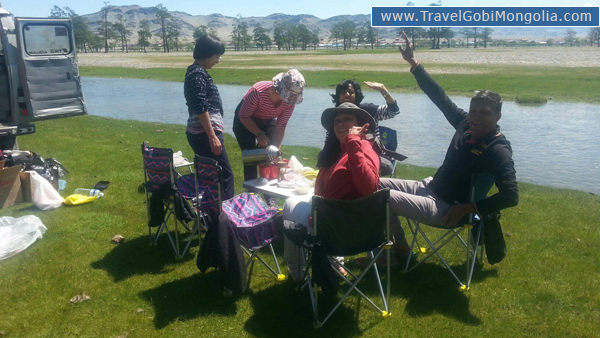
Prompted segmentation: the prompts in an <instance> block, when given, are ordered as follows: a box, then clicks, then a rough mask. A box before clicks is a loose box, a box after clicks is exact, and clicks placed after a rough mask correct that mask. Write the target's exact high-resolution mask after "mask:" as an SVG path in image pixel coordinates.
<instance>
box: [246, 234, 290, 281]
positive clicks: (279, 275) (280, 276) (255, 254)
mask: <svg viewBox="0 0 600 338" xmlns="http://www.w3.org/2000/svg"><path fill="white" fill-rule="evenodd" d="M240 246H241V247H242V250H244V252H245V253H246V254H247V255H248V256H250V258H249V260H250V259H251V260H252V261H254V260H258V261H259V262H260V263H261V264H262V265H264V266H265V267H266V268H267V269H269V271H271V273H272V274H273V275H275V277H277V280H278V281H284V280H286V278H287V277H286V276H285V275H284V274H282V273H281V268H280V267H279V261H278V260H277V256H276V255H275V250H274V249H273V245H272V244H270V243H269V244H268V247H269V248H270V251H271V255H272V256H273V260H274V262H275V268H276V269H277V271H275V269H273V268H272V267H271V266H270V265H269V263H267V262H266V261H265V260H264V259H262V257H260V256H259V255H258V251H259V250H260V249H262V248H264V247H265V246H263V247H260V248H258V249H256V250H250V249H248V248H247V247H246V246H245V245H244V244H240ZM249 262H250V261H249ZM249 262H248V263H246V266H247V267H248V266H249Z"/></svg>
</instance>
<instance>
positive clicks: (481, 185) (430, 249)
mask: <svg viewBox="0 0 600 338" xmlns="http://www.w3.org/2000/svg"><path fill="white" fill-rule="evenodd" d="M493 185H494V176H493V175H490V174H474V175H473V176H472V177H471V191H470V201H471V203H475V202H477V201H480V200H482V199H484V198H485V197H486V196H487V194H488V192H489V191H490V189H491V188H492V186H493ZM406 221H407V223H408V226H409V228H410V231H411V232H412V235H413V239H412V242H411V245H410V248H411V252H415V251H416V252H419V253H422V254H426V256H425V257H423V258H421V259H419V260H418V261H417V262H416V264H413V265H412V266H410V263H411V257H410V255H409V257H408V259H407V260H406V265H405V267H404V271H405V272H409V271H412V270H413V269H414V268H416V267H417V266H419V265H420V264H421V263H423V262H425V261H427V260H428V259H429V258H430V257H432V256H433V255H436V256H437V257H438V258H439V259H440V260H441V262H442V263H443V264H444V266H445V267H446V268H447V269H448V271H449V272H450V274H452V276H453V277H454V279H456V281H457V282H458V283H459V284H460V289H461V290H463V291H466V290H468V289H469V288H470V287H471V279H472V277H473V270H474V269H475V263H477V262H480V263H483V252H484V250H483V222H482V220H481V219H480V217H479V215H477V214H471V215H468V219H467V220H466V221H463V222H461V223H459V224H458V225H457V226H456V227H454V228H452V229H448V228H447V227H439V226H431V227H433V228H437V229H442V230H445V231H444V233H443V234H442V235H441V236H440V237H439V238H438V239H436V240H431V239H429V237H428V236H427V235H426V234H425V232H424V231H423V229H422V227H421V224H419V222H416V221H414V220H411V219H408V218H407V219H406ZM464 231H466V232H467V236H466V240H465V238H464V237H463V236H464V234H463V232H464ZM419 236H420V237H422V238H423V240H424V241H425V243H426V244H427V247H425V246H421V245H420V244H419V240H418V238H419ZM454 238H456V239H457V240H458V241H459V243H460V245H461V246H462V247H464V248H465V249H466V258H467V260H466V266H467V272H466V277H465V279H464V281H461V279H460V278H459V277H458V275H457V274H456V272H455V271H454V270H453V269H452V267H450V264H448V262H447V261H446V259H444V257H442V255H441V253H440V250H441V249H442V248H443V247H444V246H445V245H446V244H448V243H450V242H451V241H452V240H453V239H454ZM478 255H479V256H478Z"/></svg>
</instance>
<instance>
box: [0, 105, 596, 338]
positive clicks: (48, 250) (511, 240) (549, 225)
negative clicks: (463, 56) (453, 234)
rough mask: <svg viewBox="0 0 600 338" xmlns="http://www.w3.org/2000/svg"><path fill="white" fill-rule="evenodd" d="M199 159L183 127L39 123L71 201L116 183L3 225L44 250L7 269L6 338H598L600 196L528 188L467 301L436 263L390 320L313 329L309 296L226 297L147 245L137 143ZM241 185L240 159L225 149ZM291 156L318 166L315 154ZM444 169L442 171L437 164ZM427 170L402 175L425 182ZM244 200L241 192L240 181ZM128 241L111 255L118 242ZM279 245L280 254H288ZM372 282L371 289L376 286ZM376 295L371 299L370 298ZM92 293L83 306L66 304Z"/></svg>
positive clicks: (419, 272) (1, 280)
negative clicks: (42, 228)
mask: <svg viewBox="0 0 600 338" xmlns="http://www.w3.org/2000/svg"><path fill="white" fill-rule="evenodd" d="M144 140H146V141H149V142H150V144H151V145H154V146H163V147H172V148H174V149H175V150H182V151H183V152H184V155H187V156H188V157H191V155H192V151H191V149H190V148H189V146H188V144H187V141H186V138H185V127H184V126H180V125H165V124H158V123H142V122H134V121H122V120H114V119H107V118H102V117H94V116H84V117H75V118H69V119H61V120H56V121H47V122H42V123H38V124H37V133H36V134H34V135H29V136H24V137H21V138H20V139H19V143H20V146H21V149H28V150H31V151H35V152H37V153H39V154H40V155H42V156H44V157H54V158H56V159H58V160H59V161H60V162H62V163H63V165H64V166H65V167H66V168H67V169H68V170H69V171H70V172H71V173H70V174H69V175H68V176H67V177H66V179H67V181H68V187H67V190H66V191H64V192H63V195H68V194H70V193H71V192H72V191H73V190H74V189H75V188H78V187H91V186H93V185H94V184H95V183H96V182H97V181H100V180H108V181H111V185H110V187H109V188H108V189H107V190H106V192H105V193H106V194H105V196H104V197H103V198H101V199H99V200H97V201H95V202H93V203H90V204H87V205H82V206H78V207H66V206H63V207H61V208H59V209H56V210H53V211H47V212H40V211H38V210H37V209H35V207H34V206H32V205H31V204H25V203H24V204H19V205H16V206H14V207H12V208H9V209H5V210H2V211H1V212H0V214H1V215H2V216H15V217H18V216H23V215H28V214H33V215H37V216H39V217H40V218H41V219H42V221H43V223H44V224H45V225H46V226H47V227H48V231H47V232H46V234H45V235H44V238H43V239H41V240H39V241H37V242H36V243H34V244H33V245H32V246H31V247H30V248H28V249H27V250H25V251H24V252H21V253H19V254H18V255H16V256H13V257H11V258H9V259H6V260H3V261H0V285H1V287H0V332H2V333H0V336H6V337H117V336H122V337H124V336H126V337H192V336H196V337H224V336H230V337H281V336H286V337H307V336H309V337H355V336H364V337H398V336H403V337H419V338H422V337H433V336H437V337H449V336H453V337H466V336H472V337H473V336H488V337H508V336H513V337H597V335H598V330H599V329H600V293H599V292H598V286H599V285H600V284H599V283H600V280H599V276H600V259H599V258H600V255H599V253H600V244H599V243H600V231H598V225H599V224H598V223H599V222H598V220H600V197H599V196H594V195H590V194H587V193H583V192H577V191H569V190H558V189H551V188H546V187H540V186H534V185H529V184H521V185H520V189H521V202H520V204H519V206H518V207H516V208H512V209H510V210H506V211H505V212H503V217H502V225H503V227H504V231H505V232H506V233H507V237H506V240H507V244H508V250H509V254H508V256H507V258H506V259H505V260H504V261H503V262H502V263H501V264H499V265H496V266H489V265H485V266H484V268H483V269H482V270H481V271H479V272H478V273H476V277H475V281H474V284H473V286H472V288H471V290H470V291H468V292H466V293H462V292H460V291H459V290H458V288H457V284H456V282H455V281H454V280H453V279H452V277H451V276H450V274H448V273H447V271H445V270H444V269H443V267H442V266H441V265H440V264H438V263H436V262H435V261H434V262H431V263H427V264H425V265H424V266H422V267H419V268H417V269H416V270H415V271H413V272H411V273H410V274H402V273H401V272H400V271H398V270H396V271H393V276H392V279H393V285H392V295H393V297H392V300H391V308H392V312H393V316H392V317H391V318H389V319H385V320H384V319H382V318H380V317H379V316H378V315H377V314H376V313H375V312H374V311H372V310H371V309H370V308H369V307H367V305H366V304H365V302H359V301H358V300H357V299H356V298H351V299H350V302H349V303H346V305H344V306H343V308H342V309H341V310H339V311H338V313H337V314H335V315H334V316H333V317H332V319H331V320H330V322H329V323H327V324H326V326H325V327H324V328H322V329H313V327H312V314H311V313H310V300H309V298H308V294H307V293H296V292H295V291H294V288H293V287H292V285H291V283H289V282H277V281H276V280H275V279H274V278H272V275H270V274H269V273H267V271H266V270H265V269H264V268H261V267H260V266H258V267H257V268H256V269H255V274H254V279H253V284H252V286H251V290H250V291H249V292H248V293H247V294H246V295H243V296H241V297H233V298H225V297H224V296H222V294H221V289H220V288H219V283H218V276H217V274H216V273H214V272H211V273H208V274H206V275H201V274H199V272H198V270H197V268H196V265H195V253H196V252H197V250H198V249H197V247H194V248H193V249H192V254H189V255H187V256H186V257H185V258H184V259H183V260H181V261H179V260H176V259H175V257H174V254H173V253H172V251H171V249H170V247H169V245H168V243H167V240H166V238H162V239H161V241H159V244H158V245H157V246H152V247H151V246H148V240H147V227H146V222H147V218H146V207H145V205H144V197H143V194H140V193H138V192H137V188H138V186H139V184H140V183H141V182H142V181H143V177H142V164H141V155H140V144H141V143H142V141H144ZM226 147H227V149H228V152H229V154H230V159H231V162H232V164H233V169H234V172H235V175H236V178H240V177H242V173H241V161H240V152H239V150H238V149H237V145H236V143H235V140H234V139H233V138H232V137H229V136H227V137H226ZM283 152H284V154H288V155H289V154H295V155H296V156H298V157H299V158H301V157H304V158H308V159H309V160H305V162H306V164H309V165H314V163H315V156H316V154H317V149H314V148H302V147H286V148H284V149H283ZM440 160H441V159H440ZM433 171H434V170H433V169H430V168H417V167H411V166H401V167H400V168H399V170H398V173H397V176H399V177H403V178H415V179H416V178H423V177H425V176H427V175H430V174H432V173H433ZM236 190H237V191H238V192H239V191H241V181H240V180H239V179H238V180H237V182H236ZM116 234H121V235H123V236H125V238H126V240H125V242H123V243H121V244H119V245H115V244H112V243H111V242H110V239H111V237H112V236H113V235H116ZM282 249H283V248H282V246H281V241H279V243H278V245H277V246H276V252H277V253H278V254H279V255H280V256H281V254H282ZM369 282H370V281H368V280H367V281H366V283H369ZM370 292H373V290H372V289H371V291H370ZM81 293H85V294H87V295H89V296H90V297H91V299H90V300H89V301H86V302H82V303H79V304H70V303H69V299H70V298H71V297H73V296H75V295H78V294H81Z"/></svg>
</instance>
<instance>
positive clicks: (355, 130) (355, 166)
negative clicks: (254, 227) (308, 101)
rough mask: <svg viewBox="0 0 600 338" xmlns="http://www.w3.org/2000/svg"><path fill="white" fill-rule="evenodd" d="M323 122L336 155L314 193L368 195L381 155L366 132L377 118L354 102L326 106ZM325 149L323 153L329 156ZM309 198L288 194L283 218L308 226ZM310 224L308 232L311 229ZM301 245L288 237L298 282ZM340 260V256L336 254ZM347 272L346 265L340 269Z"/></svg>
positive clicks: (286, 252)
mask: <svg viewBox="0 0 600 338" xmlns="http://www.w3.org/2000/svg"><path fill="white" fill-rule="evenodd" d="M321 124H322V125H323V127H324V128H325V129H326V130H327V131H328V132H329V133H330V135H335V137H330V138H329V139H328V141H327V142H328V143H330V144H326V146H325V147H324V149H336V147H337V151H334V152H332V154H337V158H336V159H332V160H331V161H328V162H329V163H332V165H330V166H329V167H321V168H320V170H319V175H318V176H317V181H316V183H315V195H319V196H323V197H324V198H327V199H341V200H355V199H358V198H360V197H363V196H368V195H370V194H372V193H374V192H375V191H377V189H378V185H379V155H378V154H377V153H376V152H375V150H374V149H373V143H372V142H371V141H370V140H368V139H367V138H368V137H367V135H368V134H372V133H373V132H374V131H375V127H376V124H375V121H374V119H373V117H372V116H371V115H370V114H369V113H367V112H366V111H365V110H363V109H360V108H359V107H357V106H356V105H354V104H352V103H342V104H341V105H339V106H338V107H335V108H329V109H326V110H325V111H324V112H323V114H322V115H321ZM330 155H331V154H330V153H328V152H325V151H324V152H323V153H322V155H321V156H330ZM309 216H310V202H309V201H307V200H306V197H300V198H288V199H287V200H286V202H285V206H284V210H283V217H284V220H287V221H292V222H296V223H300V224H303V225H305V226H307V225H308V224H309V223H308V218H309ZM310 231H311V230H310V227H309V232H310ZM300 251H301V250H300V248H299V247H297V246H295V245H294V244H293V243H292V242H291V241H289V240H288V239H287V238H286V239H285V249H284V259H285V261H286V264H287V265H288V269H289V272H290V276H291V278H292V280H294V281H295V282H299V281H301V279H302V270H303V267H302V264H301V260H300V258H301V256H300V255H301V253H300ZM337 259H338V260H340V259H339V258H337ZM340 272H341V273H342V274H345V273H346V272H345V270H343V268H341V269H340Z"/></svg>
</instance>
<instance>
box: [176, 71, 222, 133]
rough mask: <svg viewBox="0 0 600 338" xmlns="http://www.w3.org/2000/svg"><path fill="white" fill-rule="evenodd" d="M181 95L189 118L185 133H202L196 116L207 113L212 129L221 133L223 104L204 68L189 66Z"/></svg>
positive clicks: (201, 127)
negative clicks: (182, 94)
mask: <svg viewBox="0 0 600 338" xmlns="http://www.w3.org/2000/svg"><path fill="white" fill-rule="evenodd" d="M183 93H184V95H185V101H186V104H187V106H188V113H189V115H190V116H189V118H188V120H187V129H186V131H187V132H188V133H191V134H201V133H204V132H205V131H204V127H203V126H202V123H200V119H199V118H198V115H200V114H202V113H205V112H206V111H208V116H209V119H210V123H211V124H212V128H213V129H214V130H215V131H220V132H223V103H222V102H221V96H220V95H219V89H218V88H217V86H216V85H215V83H214V82H213V79H212V77H211V76H210V75H208V73H207V72H206V70H205V69H204V68H202V67H201V66H199V65H191V66H189V67H188V69H187V73H186V74H185V81H184V83H183Z"/></svg>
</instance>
